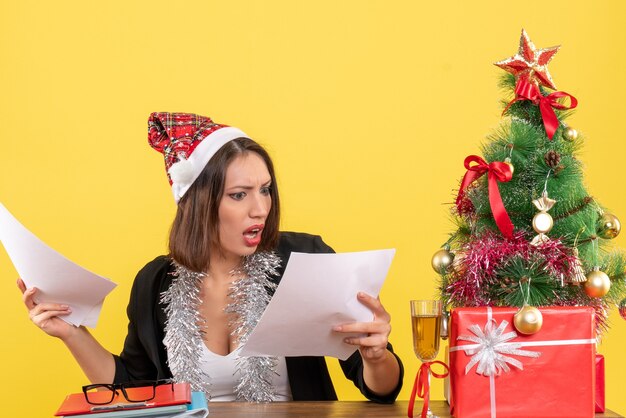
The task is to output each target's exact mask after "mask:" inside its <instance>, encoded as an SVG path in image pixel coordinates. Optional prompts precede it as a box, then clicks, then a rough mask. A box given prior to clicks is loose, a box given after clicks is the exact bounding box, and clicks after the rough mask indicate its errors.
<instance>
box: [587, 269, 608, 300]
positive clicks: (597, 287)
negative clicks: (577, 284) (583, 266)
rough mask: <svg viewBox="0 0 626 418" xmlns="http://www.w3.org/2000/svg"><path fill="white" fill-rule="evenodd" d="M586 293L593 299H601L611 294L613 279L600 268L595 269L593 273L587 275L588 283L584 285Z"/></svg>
mask: <svg viewBox="0 0 626 418" xmlns="http://www.w3.org/2000/svg"><path fill="white" fill-rule="evenodd" d="M584 287H585V293H586V294H587V296H589V297H592V298H601V297H602V296H604V295H606V294H607V293H609V289H610V288H611V279H610V278H609V276H607V274H606V273H605V272H603V271H600V268H599V267H594V269H593V270H592V271H590V272H589V274H587V281H586V282H585V284H584Z"/></svg>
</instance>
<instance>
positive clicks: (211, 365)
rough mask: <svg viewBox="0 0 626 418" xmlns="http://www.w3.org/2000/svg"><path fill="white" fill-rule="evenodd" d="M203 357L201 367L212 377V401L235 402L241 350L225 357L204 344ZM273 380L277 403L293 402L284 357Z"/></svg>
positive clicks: (279, 361) (280, 359)
mask: <svg viewBox="0 0 626 418" xmlns="http://www.w3.org/2000/svg"><path fill="white" fill-rule="evenodd" d="M202 346H203V347H204V349H203V350H202V356H201V358H200V367H201V368H202V370H203V371H204V372H206V373H207V374H208V375H209V376H210V377H211V401H217V402H220V401H222V402H223V401H234V400H235V386H236V385H237V383H239V375H238V373H237V359H238V358H239V351H240V348H239V347H238V348H237V349H236V350H234V351H232V352H230V353H229V354H227V355H225V356H221V355H219V354H215V353H213V352H212V351H211V350H209V349H208V347H207V346H206V344H202ZM276 373H277V374H275V375H274V377H273V379H272V384H273V386H274V388H275V390H276V398H275V400H277V401H290V400H292V396H291V388H290V387H289V379H288V377H287V363H286V362H285V358H284V357H278V366H277V367H276Z"/></svg>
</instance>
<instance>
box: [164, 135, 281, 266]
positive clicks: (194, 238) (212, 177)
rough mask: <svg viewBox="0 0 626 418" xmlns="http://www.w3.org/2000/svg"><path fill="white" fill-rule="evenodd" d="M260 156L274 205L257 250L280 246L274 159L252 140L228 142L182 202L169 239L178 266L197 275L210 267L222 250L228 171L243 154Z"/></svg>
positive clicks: (209, 163) (210, 162) (172, 254)
mask: <svg viewBox="0 0 626 418" xmlns="http://www.w3.org/2000/svg"><path fill="white" fill-rule="evenodd" d="M251 152H254V153H256V154H258V155H259V156H260V157H261V158H262V159H263V161H264V162H265V165H266V166H267V170H268V171H269V174H270V177H271V182H272V183H271V184H272V186H271V187H270V195H271V198H272V206H271V208H270V211H269V214H268V215H267V219H266V220H265V228H264V229H263V235H262V237H261V242H260V244H259V246H258V247H257V251H266V250H273V249H274V248H275V247H276V245H277V243H278V227H279V223H280V203H279V199H278V188H277V184H276V177H275V175H274V165H273V164H272V160H271V158H270V156H269V154H268V153H267V151H265V149H264V148H263V147H261V145H259V144H257V143H256V142H254V141H253V140H251V139H249V138H237V139H233V140H232V141H229V142H227V143H226V144H225V145H223V146H222V148H220V149H219V151H217V152H216V153H215V155H213V157H211V160H210V161H209V162H208V163H207V165H206V167H204V170H202V172H201V173H200V175H199V176H198V178H197V179H196V180H195V181H194V182H193V184H192V185H191V187H190V188H189V190H187V193H185V195H184V196H183V197H182V198H181V199H180V201H179V202H178V210H177V212H176V217H175V218H174V222H173V223H172V228H171V230H170V239H169V250H170V254H169V256H170V257H171V258H173V259H174V260H175V261H176V262H177V263H179V264H181V265H183V266H185V267H187V268H188V269H190V270H192V271H196V272H205V271H206V270H207V268H208V266H209V260H210V254H211V248H219V246H220V238H219V215H218V213H219V212H218V210H219V205H220V201H221V200H222V196H223V194H224V181H225V180H226V169H227V168H228V166H229V164H230V163H231V162H232V161H233V160H234V159H235V158H236V157H237V156H240V155H245V154H248V153H251Z"/></svg>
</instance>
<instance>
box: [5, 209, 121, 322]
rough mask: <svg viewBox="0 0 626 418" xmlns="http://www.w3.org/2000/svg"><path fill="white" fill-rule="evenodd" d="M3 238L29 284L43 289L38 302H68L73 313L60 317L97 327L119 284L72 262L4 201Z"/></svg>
mask: <svg viewBox="0 0 626 418" xmlns="http://www.w3.org/2000/svg"><path fill="white" fill-rule="evenodd" d="M0 242H2V245H3V246H4V248H5V250H6V251H7V253H8V254H9V257H10V258H11V261H12V262H13V265H14V266H15V269H16V270H17V272H18V274H19V275H20V277H21V278H22V280H24V283H25V284H26V286H27V287H29V288H30V287H37V288H38V289H39V292H38V297H37V300H36V302H37V303H41V302H56V303H64V304H67V305H69V306H70V307H71V308H72V313H71V314H69V315H66V316H60V317H59V318H61V319H63V320H65V321H66V322H69V323H70V324H72V325H76V326H79V325H86V326H89V327H92V328H93V327H95V326H96V323H97V321H98V317H99V316H100V309H101V308H102V302H103V301H104V298H105V297H106V295H108V294H109V293H110V292H111V291H112V290H113V289H114V288H115V286H117V285H116V284H115V283H113V282H112V281H110V280H109V279H106V278H104V277H101V276H98V275H96V274H94V273H91V272H89V271H87V270H85V269H84V268H82V267H81V266H79V265H77V264H74V263H72V262H71V261H69V260H68V259H66V258H65V257H63V256H62V255H61V254H59V253H57V252H56V251H54V250H53V249H52V248H50V247H48V246H47V245H46V244H44V243H43V242H42V241H41V240H40V239H39V238H37V237H36V236H35V235H34V234H33V233H32V232H30V231H29V230H28V229H26V228H25V227H24V226H23V225H22V224H21V223H19V221H18V220H17V219H15V217H13V215H11V213H10V212H9V211H8V210H7V209H6V208H5V207H4V205H3V204H2V203H0Z"/></svg>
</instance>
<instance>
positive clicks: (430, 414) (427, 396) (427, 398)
mask: <svg viewBox="0 0 626 418" xmlns="http://www.w3.org/2000/svg"><path fill="white" fill-rule="evenodd" d="M427 373H428V393H427V394H426V402H428V410H427V411H426V416H427V417H431V416H432V415H433V413H432V411H431V410H430V368H428V371H427Z"/></svg>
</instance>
